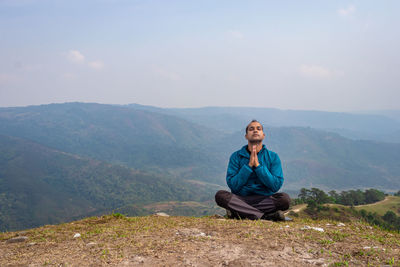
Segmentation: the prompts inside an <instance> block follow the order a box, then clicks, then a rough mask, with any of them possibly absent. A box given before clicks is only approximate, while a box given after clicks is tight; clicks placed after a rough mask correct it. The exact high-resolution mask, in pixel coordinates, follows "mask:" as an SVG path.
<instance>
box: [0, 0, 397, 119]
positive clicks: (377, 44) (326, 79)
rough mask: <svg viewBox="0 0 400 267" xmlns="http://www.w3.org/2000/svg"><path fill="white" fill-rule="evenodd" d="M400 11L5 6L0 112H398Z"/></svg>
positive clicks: (337, 6)
mask: <svg viewBox="0 0 400 267" xmlns="http://www.w3.org/2000/svg"><path fill="white" fill-rule="evenodd" d="M399 11H400V1H397V0H392V1H389V0H388V1H385V0H382V1H374V0H360V1H340V0H337V1H317V0H315V1H298V0H293V1H289V0H287V1H286V0H285V1H267V0H265V1H257V0H247V1H235V0H226V1H225V0H218V1H215V0H210V1H209V0H197V1H191V0H182V1H175V0H168V1H167V0H97V1H94V0H85V1H76V0H66V1H64V0H0V107H10V106H26V105H39V104H49V103H63V102H76V101H78V102H97V103H106V104H129V103H137V104H142V105H153V106H158V107H204V106H246V107H269V108H279V109H300V110H324V111H338V112H346V111H362V110H385V109H400V104H399V102H400V101H399V99H400V53H399V47H400V16H399Z"/></svg>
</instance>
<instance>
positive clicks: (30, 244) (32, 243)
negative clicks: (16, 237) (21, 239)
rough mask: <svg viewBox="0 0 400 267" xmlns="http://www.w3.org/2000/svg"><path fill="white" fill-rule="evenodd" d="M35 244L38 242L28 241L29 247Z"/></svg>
mask: <svg viewBox="0 0 400 267" xmlns="http://www.w3.org/2000/svg"><path fill="white" fill-rule="evenodd" d="M34 245H36V242H31V243H28V247H32V246H34Z"/></svg>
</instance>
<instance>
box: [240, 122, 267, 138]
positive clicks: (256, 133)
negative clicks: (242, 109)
mask: <svg viewBox="0 0 400 267" xmlns="http://www.w3.org/2000/svg"><path fill="white" fill-rule="evenodd" d="M245 137H246V139H247V140H248V141H250V142H262V140H264V137H265V134H264V131H263V129H262V126H261V124H260V123H259V122H252V123H250V124H249V127H248V129H247V133H246V135H245Z"/></svg>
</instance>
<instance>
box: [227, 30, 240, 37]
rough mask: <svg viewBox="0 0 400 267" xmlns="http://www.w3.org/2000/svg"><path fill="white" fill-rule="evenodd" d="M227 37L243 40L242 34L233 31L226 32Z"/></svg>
mask: <svg viewBox="0 0 400 267" xmlns="http://www.w3.org/2000/svg"><path fill="white" fill-rule="evenodd" d="M228 35H229V36H231V37H233V38H235V39H243V38H244V35H243V33H241V32H239V31H235V30H230V31H228Z"/></svg>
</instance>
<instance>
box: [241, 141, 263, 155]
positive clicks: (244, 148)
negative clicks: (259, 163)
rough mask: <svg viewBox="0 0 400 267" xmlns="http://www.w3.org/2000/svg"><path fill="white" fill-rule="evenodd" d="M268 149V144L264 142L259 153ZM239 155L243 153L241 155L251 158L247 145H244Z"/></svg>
mask: <svg viewBox="0 0 400 267" xmlns="http://www.w3.org/2000/svg"><path fill="white" fill-rule="evenodd" d="M266 149H267V148H266V146H265V145H264V144H263V145H262V148H261V150H260V152H258V153H261V152H263V151H264V150H266ZM239 155H241V156H243V157H245V158H250V154H249V152H248V151H247V145H245V146H243V147H242V148H241V149H240V150H239Z"/></svg>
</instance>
